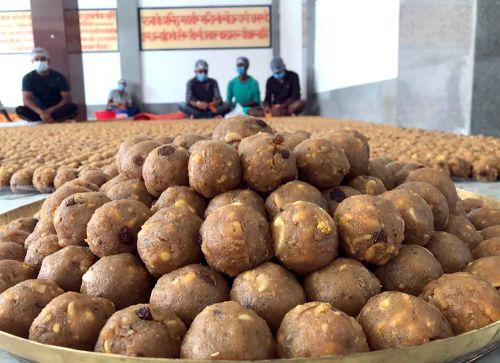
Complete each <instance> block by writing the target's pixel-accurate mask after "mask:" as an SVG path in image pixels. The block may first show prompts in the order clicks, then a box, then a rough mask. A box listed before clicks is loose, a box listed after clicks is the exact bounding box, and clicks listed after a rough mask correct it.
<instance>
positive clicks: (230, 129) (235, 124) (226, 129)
mask: <svg viewBox="0 0 500 363" xmlns="http://www.w3.org/2000/svg"><path fill="white" fill-rule="evenodd" d="M259 132H265V133H268V134H272V133H273V129H272V128H271V126H269V125H268V124H267V123H266V122H265V121H263V120H261V119H258V118H255V117H252V116H247V115H245V116H243V115H242V116H236V117H231V118H229V119H226V120H222V121H220V122H219V123H217V125H216V126H215V129H214V132H213V133H212V139H213V140H218V141H224V142H227V143H228V144H231V145H233V146H235V147H238V145H239V143H240V141H241V140H242V139H244V138H245V137H249V136H252V135H255V134H257V133H259Z"/></svg>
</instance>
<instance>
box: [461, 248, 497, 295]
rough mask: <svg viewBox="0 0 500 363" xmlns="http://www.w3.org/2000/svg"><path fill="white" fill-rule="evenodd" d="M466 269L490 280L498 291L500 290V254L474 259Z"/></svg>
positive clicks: (483, 278)
mask: <svg viewBox="0 0 500 363" xmlns="http://www.w3.org/2000/svg"><path fill="white" fill-rule="evenodd" d="M464 271H465V272H468V273H471V274H473V275H474V276H477V277H478V278H480V279H482V280H485V281H488V282H489V283H490V284H491V286H493V287H494V288H495V289H497V291H498V290H500V256H489V257H483V258H479V259H477V260H474V261H472V262H470V263H469V264H468V265H467V266H466V267H465V269H464Z"/></svg>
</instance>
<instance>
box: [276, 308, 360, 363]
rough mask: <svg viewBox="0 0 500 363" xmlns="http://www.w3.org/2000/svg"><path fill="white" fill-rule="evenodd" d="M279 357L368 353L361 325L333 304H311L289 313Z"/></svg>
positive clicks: (278, 343)
mask: <svg viewBox="0 0 500 363" xmlns="http://www.w3.org/2000/svg"><path fill="white" fill-rule="evenodd" d="M276 351H277V352H276V353H277V356H278V358H307V357H322V356H329V355H348V354H353V353H362V352H368V351H369V348H368V344H367V342H366V337H365V334H364V333H363V329H362V328H361V326H360V325H359V324H358V322H357V321H356V320H355V319H354V318H353V317H350V316H349V315H347V314H345V313H343V312H342V311H340V310H337V309H335V308H332V307H331V306H330V304H327V303H321V302H309V303H307V304H303V305H299V306H296V307H295V308H293V309H292V310H290V311H289V312H288V313H287V314H286V315H285V317H284V318H283V321H282V322H281V326H280V328H279V330H278V333H277V335H276Z"/></svg>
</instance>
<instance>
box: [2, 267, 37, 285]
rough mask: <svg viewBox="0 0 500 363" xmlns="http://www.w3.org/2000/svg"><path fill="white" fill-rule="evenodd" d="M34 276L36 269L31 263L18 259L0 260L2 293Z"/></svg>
mask: <svg viewBox="0 0 500 363" xmlns="http://www.w3.org/2000/svg"><path fill="white" fill-rule="evenodd" d="M34 278H36V271H35V269H34V268H33V267H32V266H31V265H29V264H27V263H25V262H21V261H16V260H2V261H0V293H1V292H4V291H5V290H7V289H8V288H9V287H12V286H14V285H16V284H18V283H20V282H21V281H24V280H29V279H34Z"/></svg>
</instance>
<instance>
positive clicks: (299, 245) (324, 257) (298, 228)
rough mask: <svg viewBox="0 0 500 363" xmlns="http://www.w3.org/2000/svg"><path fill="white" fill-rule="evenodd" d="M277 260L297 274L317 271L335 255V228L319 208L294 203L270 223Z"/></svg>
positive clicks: (328, 217)
mask: <svg viewBox="0 0 500 363" xmlns="http://www.w3.org/2000/svg"><path fill="white" fill-rule="evenodd" d="M271 234H272V237H273V241H274V253H275V255H276V258H277V259H278V260H279V261H280V262H281V263H282V264H283V265H284V266H285V267H286V268H288V269H289V270H291V271H293V272H295V273H298V274H307V273H310V272H313V271H317V270H319V269H321V268H323V267H325V266H327V265H328V264H330V263H331V262H332V261H333V260H334V259H335V258H336V257H337V256H338V244H339V239H338V234H337V227H336V226H335V223H334V222H333V219H332V217H330V215H329V214H328V213H327V212H326V211H325V210H324V209H322V208H320V207H319V206H318V205H316V204H313V203H309V202H302V201H298V202H294V203H291V204H288V205H286V206H285V207H284V209H283V212H282V213H280V214H278V215H277V216H276V218H275V219H274V221H273V222H272V224H271Z"/></svg>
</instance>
